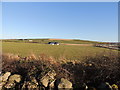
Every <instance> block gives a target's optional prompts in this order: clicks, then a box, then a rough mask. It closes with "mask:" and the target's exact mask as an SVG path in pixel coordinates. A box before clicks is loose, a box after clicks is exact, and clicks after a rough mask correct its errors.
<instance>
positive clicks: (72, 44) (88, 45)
mask: <svg viewBox="0 0 120 90" xmlns="http://www.w3.org/2000/svg"><path fill="white" fill-rule="evenodd" d="M63 45H76V46H93V44H63Z"/></svg>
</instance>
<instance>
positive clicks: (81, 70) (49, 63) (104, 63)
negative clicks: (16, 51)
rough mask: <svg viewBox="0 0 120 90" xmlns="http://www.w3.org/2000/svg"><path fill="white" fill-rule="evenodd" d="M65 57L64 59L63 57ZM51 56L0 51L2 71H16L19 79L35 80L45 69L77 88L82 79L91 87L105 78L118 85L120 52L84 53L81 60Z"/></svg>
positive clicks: (119, 79) (82, 83) (81, 83)
mask: <svg viewBox="0 0 120 90" xmlns="http://www.w3.org/2000/svg"><path fill="white" fill-rule="evenodd" d="M64 60H66V59H64ZM64 60H61V58H60V59H59V60H55V59H54V58H53V57H49V56H47V55H45V54H41V55H40V56H39V57H36V56H35V55H34V54H32V55H31V56H28V57H25V58H21V57H19V56H17V55H12V54H6V55H5V54H4V55H2V72H3V73H4V72H7V71H10V72H11V73H13V74H14V73H17V74H20V75H21V76H22V77H23V80H30V77H31V76H32V77H35V78H36V79H37V80H39V78H41V77H42V76H44V75H45V74H46V73H47V72H48V71H50V70H55V72H56V73H57V75H56V78H62V77H64V78H67V79H69V80H70V81H71V82H72V83H73V87H74V88H81V87H83V86H84V84H85V83H86V84H87V85H89V84H92V85H94V87H97V85H98V84H99V83H100V82H109V83H110V84H117V85H118V86H120V72H119V71H120V56H119V55H116V54H114V53H110V54H108V55H107V56H105V55H104V53H103V54H100V55H96V56H94V57H93V56H91V57H90V56H89V57H86V58H85V60H84V61H82V62H80V61H67V60H66V61H64Z"/></svg>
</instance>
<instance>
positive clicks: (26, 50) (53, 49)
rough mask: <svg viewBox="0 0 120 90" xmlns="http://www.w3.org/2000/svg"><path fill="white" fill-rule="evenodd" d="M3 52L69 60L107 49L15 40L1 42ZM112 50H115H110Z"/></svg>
mask: <svg viewBox="0 0 120 90" xmlns="http://www.w3.org/2000/svg"><path fill="white" fill-rule="evenodd" d="M2 51H3V53H13V54H18V55H20V56H22V57H25V56H29V55H30V54H35V55H37V56H38V55H40V54H46V55H49V56H53V57H54V58H60V57H65V58H67V59H69V60H70V59H71V60H79V59H82V58H83V57H85V56H89V55H90V56H91V55H93V56H94V55H96V54H100V53H105V54H108V53H109V52H111V50H109V49H105V48H99V47H92V46H69V45H48V44H39V43H17V42H3V43H2ZM112 51H113V52H116V51H114V50H112Z"/></svg>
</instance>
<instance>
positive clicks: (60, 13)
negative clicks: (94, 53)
mask: <svg viewBox="0 0 120 90" xmlns="http://www.w3.org/2000/svg"><path fill="white" fill-rule="evenodd" d="M20 38H61V39H81V40H92V41H109V42H116V41H117V40H118V3H117V2H3V3H2V39H20Z"/></svg>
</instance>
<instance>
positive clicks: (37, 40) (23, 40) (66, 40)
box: [2, 39, 100, 44]
mask: <svg viewBox="0 0 120 90" xmlns="http://www.w3.org/2000/svg"><path fill="white" fill-rule="evenodd" d="M2 41H3V42H26V43H41V44H46V43H48V42H59V43H65V44H95V43H100V42H96V41H88V40H79V39H4V40H2Z"/></svg>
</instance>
